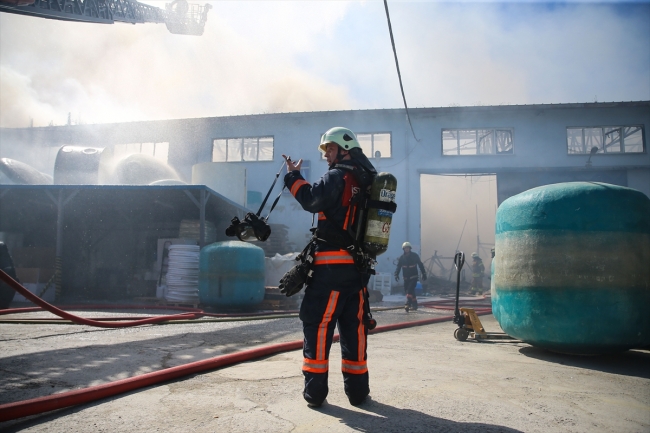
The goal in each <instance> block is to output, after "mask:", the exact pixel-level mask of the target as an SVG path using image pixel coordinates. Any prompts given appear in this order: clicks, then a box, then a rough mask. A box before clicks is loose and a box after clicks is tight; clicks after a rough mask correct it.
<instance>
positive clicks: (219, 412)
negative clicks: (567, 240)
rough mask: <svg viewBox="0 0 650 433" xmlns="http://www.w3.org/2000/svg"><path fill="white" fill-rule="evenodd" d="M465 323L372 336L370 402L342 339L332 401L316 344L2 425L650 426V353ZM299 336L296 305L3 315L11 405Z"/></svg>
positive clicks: (190, 428)
mask: <svg viewBox="0 0 650 433" xmlns="http://www.w3.org/2000/svg"><path fill="white" fill-rule="evenodd" d="M44 314H46V313H36V315H44ZM128 314H129V315H134V314H133V313H132V312H129V313H128ZM448 314H449V312H444V311H443V312H441V311H439V310H438V311H433V310H427V311H418V312H417V313H409V314H408V315H407V314H406V313H405V312H404V311H403V310H394V311H386V312H381V313H376V314H375V318H376V319H377V320H378V322H379V325H380V326H381V325H385V324H388V323H395V322H399V321H403V320H416V319H417V320H419V319H426V318H430V317H435V315H448ZM84 315H86V316H91V315H93V314H89V313H84ZM94 315H95V316H96V315H97V314H94ZM31 317H34V315H33V313H32V316H31ZM481 320H482V321H483V323H484V325H485V327H486V329H487V330H488V331H499V328H498V324H497V322H496V321H495V320H494V318H493V317H492V316H482V318H481ZM454 329H455V325H453V324H452V323H450V322H445V323H439V324H434V325H426V326H420V327H414V328H408V329H404V330H398V331H392V332H387V333H381V334H377V335H371V336H370V338H369V343H368V346H369V348H368V365H369V369H370V389H371V399H370V400H369V401H367V402H365V403H364V404H363V405H361V406H359V407H353V406H351V405H350V404H349V403H348V401H347V398H346V397H345V394H344V393H343V387H342V380H341V375H340V373H338V366H339V365H340V350H339V346H338V344H334V345H333V347H332V354H331V357H330V367H331V372H330V373H331V374H330V394H329V396H328V398H327V403H326V404H325V405H323V406H322V407H321V408H318V409H310V408H308V407H307V405H306V404H305V402H304V400H303V399H302V396H301V390H302V374H301V372H300V366H301V362H302V353H301V352H300V351H293V352H288V353H283V354H278V355H275V356H271V357H268V358H264V359H261V360H257V361H251V362H247V363H242V364H239V365H235V366H231V367H227V368H223V369H219V370H214V371H211V372H208V373H204V374H199V375H193V376H190V377H187V378H185V379H182V380H177V381H173V382H168V383H164V384H161V385H158V386H152V387H149V388H145V389H142V390H138V391H134V392H131V393H128V394H124V395H120V396H116V397H113V398H107V399H104V400H100V401H97V402H92V403H89V404H86V405H82V406H76V407H72V408H68V409H62V410H59V411H55V412H50V413H47V414H43V415H38V416H33V417H29V418H24V419H21V420H15V421H10V422H5V423H0V430H2V431H8V432H13V431H27V432H38V431H43V432H125V431H139V432H156V431H159V432H166V431H175V432H195V431H196V432H323V431H327V432H330V433H334V432H352V431H362V432H432V431H445V432H447V431H450V432H454V431H458V432H518V431H522V432H649V431H650V352H648V351H641V350H632V351H629V352H626V353H623V354H620V355H616V356H598V357H576V356H568V355H560V354H556V353H551V352H547V351H544V350H541V349H536V348H534V347H531V346H530V345H528V344H525V343H486V342H484V343H477V342H472V341H467V342H458V341H456V340H455V339H454V338H453V331H454ZM298 339H301V332H300V322H299V321H298V320H297V319H295V318H293V319H274V320H261V321H242V322H230V323H196V324H175V325H163V326H147V327H140V328H130V329H122V330H110V329H98V328H90V327H85V326H72V325H40V324H39V325H17V324H0V349H1V350H0V372H1V374H0V404H3V403H8V402H12V401H19V400H24V399H28V398H34V397H40V396H45V395H50V394H52V393H56V392H62V391H67V390H71V389H76V388H83V387H87V386H92V385H96V384H100V383H105V382H109V381H112V380H117V379H121V378H125V377H130V376H134V375H137V374H142V373H145V372H149V371H155V370H159V369H161V368H167V367H171V366H176V365H180V364H183V363H187V362H192V361H196V360H199V359H206V358H209V357H213V356H217V355H220V354H224V353H232V352H235V351H239V350H244V349H248V348H251V347H257V346H261V345H265V344H270V343H276V342H283V341H293V340H298Z"/></svg>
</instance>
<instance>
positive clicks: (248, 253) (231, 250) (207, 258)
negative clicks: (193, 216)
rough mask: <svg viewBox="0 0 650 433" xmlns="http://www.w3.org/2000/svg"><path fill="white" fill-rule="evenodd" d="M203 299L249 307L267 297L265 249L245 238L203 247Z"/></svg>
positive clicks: (220, 305)
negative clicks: (265, 290) (244, 240)
mask: <svg viewBox="0 0 650 433" xmlns="http://www.w3.org/2000/svg"><path fill="white" fill-rule="evenodd" d="M199 299H200V300H201V303H202V304H205V305H210V306H213V307H226V308H247V307H252V306H254V305H256V304H259V303H260V302H262V300H263V299H264V250H262V248H260V247H258V246H255V245H252V244H249V243H247V242H241V241H225V242H216V243H214V244H210V245H207V246H206V247H204V248H203V249H202V250H201V255H200V257H199Z"/></svg>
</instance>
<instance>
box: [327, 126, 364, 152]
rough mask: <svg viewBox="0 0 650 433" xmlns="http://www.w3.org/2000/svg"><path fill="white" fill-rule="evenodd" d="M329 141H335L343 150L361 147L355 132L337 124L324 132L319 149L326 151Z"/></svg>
mask: <svg viewBox="0 0 650 433" xmlns="http://www.w3.org/2000/svg"><path fill="white" fill-rule="evenodd" d="M329 143H334V144H336V145H338V146H339V147H340V148H341V149H343V150H350V149H354V148H355V147H358V148H361V145H360V144H359V141H357V136H356V135H355V134H354V132H352V131H351V130H349V129H348V128H343V127H342V126H335V127H334V128H331V129H330V130H328V131H327V132H326V133H325V134H323V136H322V137H321V139H320V144H319V145H318V150H320V151H321V152H323V153H325V151H326V150H327V145H328V144H329Z"/></svg>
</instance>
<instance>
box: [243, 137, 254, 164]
mask: <svg viewBox="0 0 650 433" xmlns="http://www.w3.org/2000/svg"><path fill="white" fill-rule="evenodd" d="M242 142H243V143H244V161H257V138H244V139H242Z"/></svg>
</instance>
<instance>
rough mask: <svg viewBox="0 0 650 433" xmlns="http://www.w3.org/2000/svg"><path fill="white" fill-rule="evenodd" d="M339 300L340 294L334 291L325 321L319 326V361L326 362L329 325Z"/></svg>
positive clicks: (326, 309) (317, 338)
mask: <svg viewBox="0 0 650 433" xmlns="http://www.w3.org/2000/svg"><path fill="white" fill-rule="evenodd" d="M338 300H339V292H337V291H334V290H332V293H330V299H329V301H328V302H327V307H325V313H323V319H322V320H321V321H320V323H319V324H318V333H317V334H316V359H317V360H319V361H322V360H326V359H327V358H326V357H325V347H326V346H327V325H329V323H330V322H331V321H332V315H333V314H334V311H335V310H336V303H337V301H338Z"/></svg>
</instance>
